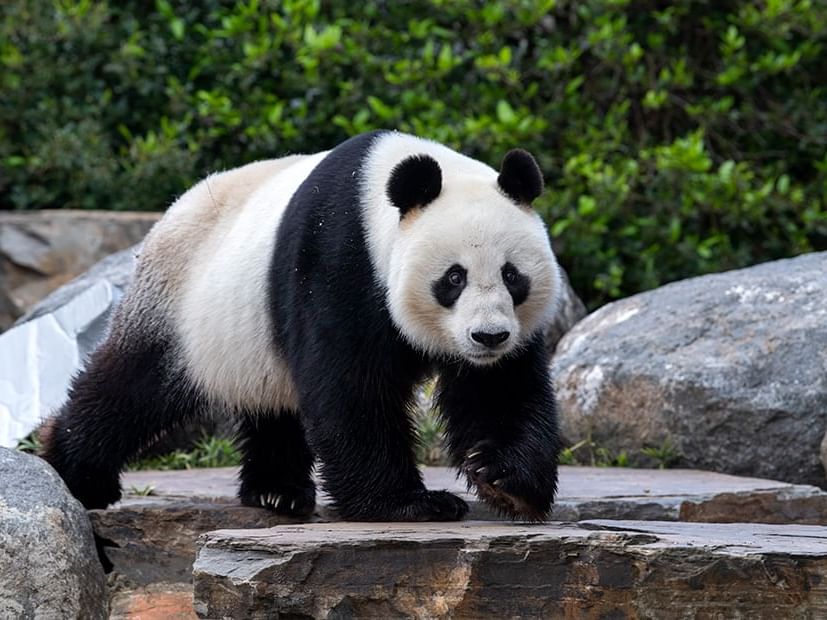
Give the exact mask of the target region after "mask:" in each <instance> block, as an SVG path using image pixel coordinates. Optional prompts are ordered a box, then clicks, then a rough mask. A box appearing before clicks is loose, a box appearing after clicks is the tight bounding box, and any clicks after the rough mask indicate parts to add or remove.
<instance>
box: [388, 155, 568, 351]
mask: <svg viewBox="0 0 827 620" xmlns="http://www.w3.org/2000/svg"><path fill="white" fill-rule="evenodd" d="M455 156H456V157H457V158H460V159H457V161H459V163H460V165H458V166H451V169H450V171H448V170H447V168H448V167H449V164H453V163H455V162H453V161H451V162H449V163H448V164H446V166H445V168H446V172H447V174H443V169H442V167H441V166H440V164H439V163H438V162H437V160H436V159H435V158H434V157H432V156H431V155H429V154H416V155H411V156H409V157H407V158H405V159H403V160H402V161H400V162H399V163H398V164H396V165H395V167H394V168H393V169H392V170H391V172H390V175H389V177H388V180H387V185H386V193H387V198H388V200H389V201H390V203H391V205H392V206H393V207H396V208H397V209H398V211H399V221H398V224H397V227H398V228H397V231H396V235H395V242H394V244H393V248H392V250H391V252H390V266H389V270H388V283H387V291H388V301H389V307H390V311H391V315H392V317H393V320H394V322H395V323H396V325H397V327H398V328H399V329H400V331H401V332H402V333H403V334H404V336H405V337H406V339H407V340H408V341H409V342H410V343H411V344H412V345H413V346H415V347H417V348H419V349H421V350H424V351H426V352H428V353H429V354H432V355H436V356H439V357H449V358H454V359H456V358H460V359H463V360H466V361H468V362H470V363H472V364H474V365H480V366H482V365H488V364H493V363H495V362H496V361H497V360H499V359H501V358H502V357H503V356H505V355H508V354H509V353H511V352H513V351H515V350H516V349H518V348H519V347H520V346H521V345H523V344H525V343H526V341H527V340H528V339H529V338H530V337H531V336H532V335H533V334H535V333H536V332H537V331H538V330H540V329H542V328H543V327H545V326H546V325H547V324H548V323H549V322H550V320H551V318H552V316H553V314H554V311H555V308H556V299H557V292H558V288H559V272H558V267H557V263H556V261H555V258H554V254H553V253H552V250H551V246H550V243H549V239H548V234H547V232H546V228H545V225H544V224H543V222H542V219H541V218H540V216H539V215H538V214H537V213H536V212H535V211H534V210H533V209H532V208H531V202H532V201H533V200H534V199H535V198H536V197H537V196H539V195H540V193H541V192H542V189H543V180H542V176H541V174H540V170H539V168H538V166H537V163H536V162H535V160H534V158H533V157H532V156H531V155H530V154H529V153H527V152H526V151H523V150H519V149H516V150H512V151H509V152H508V154H506V156H505V158H504V159H503V162H502V166H501V168H500V172H499V174H498V175H497V174H496V173H495V172H494V171H493V170H492V169H490V168H488V167H487V166H481V165H480V164H479V162H474V161H473V160H468V162H469V164H471V163H472V164H473V165H467V166H465V165H462V164H463V161H464V160H465V158H462V156H459V155H457V154H455Z"/></svg>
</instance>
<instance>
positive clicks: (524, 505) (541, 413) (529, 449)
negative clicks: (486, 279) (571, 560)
mask: <svg viewBox="0 0 827 620" xmlns="http://www.w3.org/2000/svg"><path fill="white" fill-rule="evenodd" d="M437 403H438V404H439V409H440V412H441V414H442V416H443V418H444V419H445V423H446V431H447V439H448V448H449V452H450V454H451V458H452V461H453V463H454V465H455V466H457V467H459V468H460V469H461V470H462V471H463V472H464V473H465V474H466V475H467V477H468V484H469V487H471V486H475V487H476V489H477V492H478V494H479V495H480V497H482V498H483V499H484V500H486V501H488V502H489V503H491V504H492V505H493V506H494V507H495V508H497V509H499V510H500V511H501V512H502V513H503V514H505V515H507V516H509V517H513V518H525V519H529V520H538V521H539V520H544V519H546V518H548V515H549V512H550V510H551V504H552V501H553V499H554V494H555V492H556V489H557V454H558V452H559V450H560V447H561V441H560V438H559V436H558V431H557V420H556V414H555V404H554V394H553V392H552V388H551V378H550V376H549V369H548V357H547V353H546V349H545V346H544V344H543V338H542V337H541V336H540V335H537V336H535V337H534V339H533V340H532V341H531V342H530V343H529V344H528V346H526V347H525V348H523V349H522V350H520V351H518V352H517V353H515V354H512V355H509V356H507V357H506V358H505V359H502V360H500V361H498V362H497V363H495V364H492V365H490V366H482V367H481V366H470V365H468V364H467V363H465V362H462V361H456V362H452V363H444V364H442V365H441V368H440V378H439V384H438V390H437Z"/></svg>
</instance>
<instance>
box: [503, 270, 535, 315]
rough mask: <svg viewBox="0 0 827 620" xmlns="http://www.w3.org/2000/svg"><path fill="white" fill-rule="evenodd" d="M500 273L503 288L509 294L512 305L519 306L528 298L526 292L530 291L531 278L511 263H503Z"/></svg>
mask: <svg viewBox="0 0 827 620" xmlns="http://www.w3.org/2000/svg"><path fill="white" fill-rule="evenodd" d="M501 273H502V277H503V282H504V283H505V288H507V289H508V292H509V293H510V294H511V299H512V300H513V301H514V305H515V306H519V305H520V304H521V303H523V302H524V301H525V300H526V299H528V293H529V292H530V291H531V280H529V278H528V276H527V275H525V274H524V273H521V272H520V270H519V269H517V268H516V267H515V266H514V265H512V264H511V263H506V264H505V265H503V268H502V270H501Z"/></svg>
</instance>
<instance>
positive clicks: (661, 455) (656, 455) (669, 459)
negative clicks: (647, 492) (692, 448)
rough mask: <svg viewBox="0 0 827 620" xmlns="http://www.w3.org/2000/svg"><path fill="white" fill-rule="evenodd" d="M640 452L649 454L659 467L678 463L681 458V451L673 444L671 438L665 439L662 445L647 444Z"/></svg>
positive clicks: (664, 467)
mask: <svg viewBox="0 0 827 620" xmlns="http://www.w3.org/2000/svg"><path fill="white" fill-rule="evenodd" d="M640 452H641V453H642V454H643V455H644V456H648V457H649V458H650V459H653V460H654V461H655V462H656V463H657V465H658V468H659V469H668V468H669V467H672V466H673V465H674V464H675V463H677V462H678V461H679V460H680V458H681V454H680V452H678V450H677V449H676V448H675V447H674V446H673V445H672V442H670V441H669V439H664V440H663V443H661V444H660V446H657V447H652V446H647V447H645V448H642V449H641V450H640Z"/></svg>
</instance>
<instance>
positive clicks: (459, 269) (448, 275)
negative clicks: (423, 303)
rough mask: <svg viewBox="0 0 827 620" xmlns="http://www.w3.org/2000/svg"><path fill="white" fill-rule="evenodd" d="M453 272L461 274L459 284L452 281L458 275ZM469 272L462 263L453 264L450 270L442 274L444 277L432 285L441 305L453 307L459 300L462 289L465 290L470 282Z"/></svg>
mask: <svg viewBox="0 0 827 620" xmlns="http://www.w3.org/2000/svg"><path fill="white" fill-rule="evenodd" d="M453 274H458V275H459V276H461V277H462V282H461V283H459V284H454V283H453V282H451V279H452V278H455V277H456V275H453ZM467 274H468V272H467V271H466V270H465V268H464V267H463V266H462V265H451V266H450V267H449V268H448V270H446V271H445V273H444V274H442V277H441V278H440V279H439V280H437V281H436V282H434V283H433V284H432V285H431V292H432V293H433V295H434V299H436V300H437V302H439V304H440V305H441V306H443V307H445V308H451V307H452V306H453V305H454V304H455V303H456V302H457V299H459V296H460V295H462V291H464V290H465V286H466V284H467V283H468V282H467V277H466V276H467Z"/></svg>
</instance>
